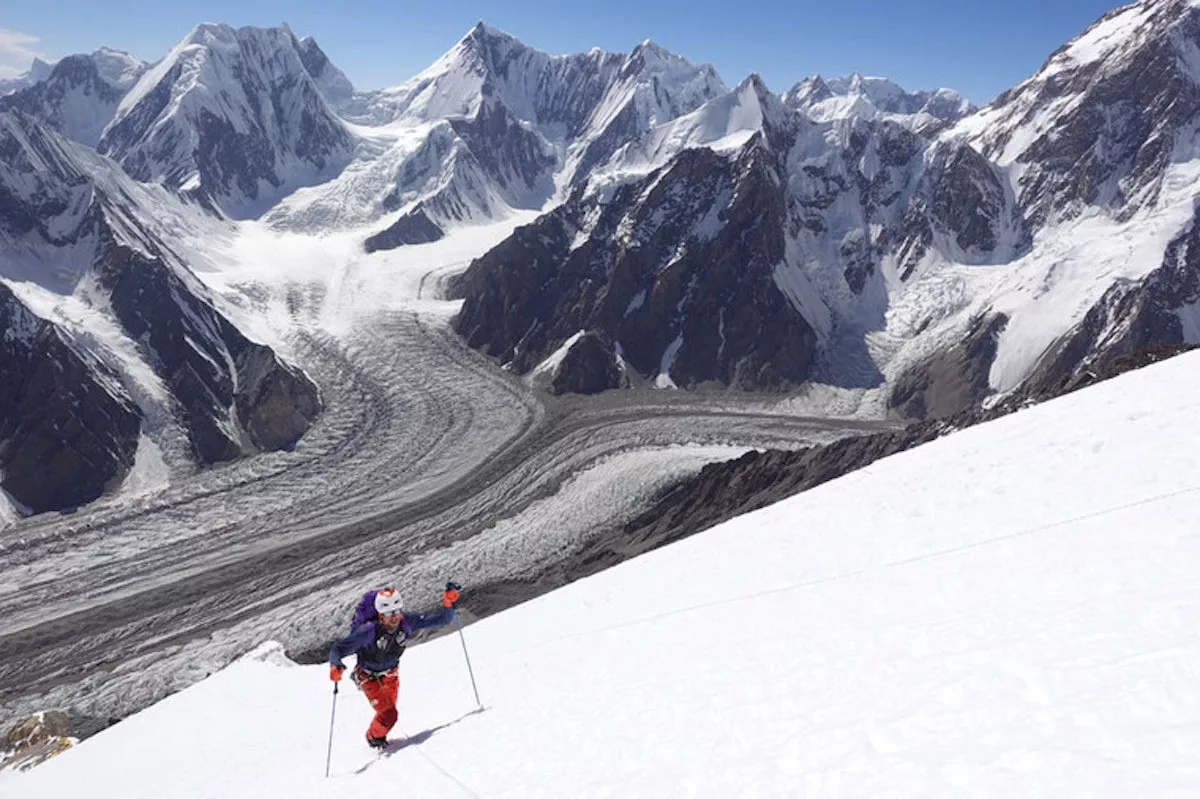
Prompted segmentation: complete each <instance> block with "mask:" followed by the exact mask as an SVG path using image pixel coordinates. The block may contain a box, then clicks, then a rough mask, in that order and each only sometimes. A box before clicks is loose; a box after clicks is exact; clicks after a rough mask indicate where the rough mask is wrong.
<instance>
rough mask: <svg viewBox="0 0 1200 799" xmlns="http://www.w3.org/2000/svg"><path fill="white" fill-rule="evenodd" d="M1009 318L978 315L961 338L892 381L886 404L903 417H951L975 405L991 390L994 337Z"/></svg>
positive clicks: (994, 351)
mask: <svg viewBox="0 0 1200 799" xmlns="http://www.w3.org/2000/svg"><path fill="white" fill-rule="evenodd" d="M1007 323H1008V319H1007V318H1006V317H1005V316H1004V315H1003V314H994V315H991V316H980V317H978V318H977V319H975V320H974V321H973V322H972V324H971V325H970V327H969V328H968V329H967V331H966V333H965V334H964V336H963V338H962V340H961V341H959V342H958V343H956V344H954V345H952V346H950V347H948V348H946V349H944V350H942V351H941V352H939V353H937V354H936V355H932V356H930V357H929V358H927V359H925V360H924V361H923V362H921V363H919V364H917V365H916V366H914V367H912V368H910V369H909V370H908V371H906V372H905V373H904V374H902V375H901V376H900V377H899V378H898V379H897V380H896V381H895V383H894V384H893V387H892V392H891V397H890V398H889V400H888V407H889V408H890V409H891V410H892V411H893V412H895V413H896V414H898V415H899V416H900V417H902V418H906V419H929V418H942V417H948V416H953V415H955V414H958V413H963V412H966V411H969V410H970V409H971V408H975V407H978V406H979V404H980V403H981V402H982V401H983V400H984V399H985V398H986V397H987V396H988V394H989V393H991V388H990V387H989V385H988V373H989V370H990V369H991V367H992V362H993V360H994V359H995V357H996V339H997V337H998V336H999V335H1000V332H1001V331H1003V330H1004V326H1005V325H1006V324H1007Z"/></svg>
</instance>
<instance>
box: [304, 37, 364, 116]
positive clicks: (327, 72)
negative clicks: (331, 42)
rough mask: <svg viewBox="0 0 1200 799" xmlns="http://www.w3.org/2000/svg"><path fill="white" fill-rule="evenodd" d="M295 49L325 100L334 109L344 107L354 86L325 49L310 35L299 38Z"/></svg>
mask: <svg viewBox="0 0 1200 799" xmlns="http://www.w3.org/2000/svg"><path fill="white" fill-rule="evenodd" d="M296 51H297V53H298V54H299V55H300V61H301V63H303V64H304V70H305V71H306V72H307V73H308V74H309V76H311V77H312V79H313V81H314V82H315V83H316V85H317V88H318V89H319V90H320V91H321V96H322V97H324V98H325V102H327V103H329V105H330V107H331V108H333V109H335V110H338V109H341V108H344V107H345V106H346V104H347V103H349V102H350V101H351V98H353V96H354V86H353V84H351V83H350V79H349V78H347V77H346V74H345V73H344V72H342V71H341V70H340V69H338V68H337V67H335V66H334V65H333V63H332V62H330V60H329V57H328V56H327V55H325V51H324V50H322V49H321V47H320V45H318V44H317V42H316V40H315V39H314V38H313V37H311V36H305V37H304V38H303V39H300V40H299V41H298V42H297V43H296Z"/></svg>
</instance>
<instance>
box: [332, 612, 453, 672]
mask: <svg viewBox="0 0 1200 799" xmlns="http://www.w3.org/2000/svg"><path fill="white" fill-rule="evenodd" d="M454 613H455V611H454V608H442V610H441V612H440V613H428V614H426V613H408V612H405V613H404V617H403V618H402V619H401V620H400V626H399V627H397V628H396V631H395V632H392V633H389V632H388V631H387V630H386V629H384V627H383V625H382V624H380V623H379V622H378V621H368V622H366V623H365V624H360V625H359V626H357V627H355V628H354V630H353V631H352V632H351V633H350V634H349V635H348V636H346V637H345V638H343V639H342V640H340V641H338V642H337V643H335V644H334V645H333V646H332V647H331V648H330V650H329V665H331V666H344V665H345V664H343V663H342V658H344V657H346V656H347V655H353V654H357V655H358V667H359V668H360V669H362V670H363V671H368V672H371V673H382V672H385V671H390V670H392V669H394V668H396V665H397V664H398V663H399V662H400V656H401V655H403V654H404V648H405V647H406V646H407V645H408V639H409V636H411V635H412V634H413V633H415V632H417V631H418V630H425V629H428V628H430V627H444V626H445V625H447V624H449V623H450V622H452V621H454Z"/></svg>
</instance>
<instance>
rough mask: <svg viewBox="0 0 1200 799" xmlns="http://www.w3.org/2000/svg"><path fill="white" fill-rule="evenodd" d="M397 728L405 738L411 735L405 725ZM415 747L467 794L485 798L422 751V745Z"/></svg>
mask: <svg viewBox="0 0 1200 799" xmlns="http://www.w3.org/2000/svg"><path fill="white" fill-rule="evenodd" d="M396 729H398V730H399V731H400V734H401V735H403V736H404V737H405V738H408V737H409V735H408V732H407V731H406V730H405V729H404V728H403V727H397V728H396ZM413 748H414V749H416V750H417V754H418V755H420V756H421V757H423V758H425V761H426V762H427V763H429V765H431V766H433V767H434V768H435V769H437V770H438V772H439V773H441V775H442V776H443V777H445V778H446V779H448V780H450V781H451V782H453V783H454V784H455V785H457V786H458V787H459V788H461V789H462V790H463V791H464V792H465V793H466V794H467V796H473V797H475V799H483V795H482V794H479V793H476V792H475V791H474V790H472V789H471V787H470V786H469V785H467V784H466V783H464V782H463V781H462V780H460V779H459V778H458V777H455V776H454V775H453V774H451V773H450V772H449V771H446V769H444V768H442V767H441V766H439V765H438V764H437V761H435V760H434V759H433V758H432V757H430V756H429V755H427V754H425V753H424V752H422V751H421V747H420V746H414V747H413Z"/></svg>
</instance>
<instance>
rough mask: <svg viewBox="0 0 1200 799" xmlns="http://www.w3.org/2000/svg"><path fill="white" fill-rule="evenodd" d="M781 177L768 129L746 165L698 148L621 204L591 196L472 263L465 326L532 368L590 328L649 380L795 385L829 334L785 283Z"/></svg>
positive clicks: (624, 192) (626, 194) (626, 193)
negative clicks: (778, 272) (819, 338)
mask: <svg viewBox="0 0 1200 799" xmlns="http://www.w3.org/2000/svg"><path fill="white" fill-rule="evenodd" d="M778 170H779V156H778V154H777V153H776V152H775V151H774V150H773V149H772V147H771V145H770V144H768V143H767V137H766V136H765V135H762V134H760V135H758V136H757V137H755V138H752V139H751V140H750V141H749V142H748V143H747V144H746V145H745V147H744V148H743V149H742V150H741V151H739V152H738V154H737V156H736V157H727V156H721V155H718V154H717V153H715V152H713V151H712V150H709V149H704V148H698V149H693V150H688V151H686V152H684V153H683V154H681V155H680V156H679V157H678V158H676V159H675V160H674V161H672V163H671V164H670V165H669V166H668V167H664V168H662V169H661V170H658V171H656V172H654V173H651V175H650V176H649V177H647V178H646V179H644V180H642V181H640V182H638V183H634V184H630V185H627V186H624V187H622V188H620V189H619V190H618V191H617V193H616V194H615V196H614V197H613V198H612V199H611V201H609V202H607V203H602V202H600V201H599V200H598V199H596V198H594V197H593V198H590V199H587V198H583V197H582V196H580V197H579V198H578V200H577V201H576V202H572V203H568V204H567V205H566V206H565V207H564V208H563V209H560V210H559V211H555V212H552V213H551V214H548V215H546V216H545V217H543V218H542V219H540V220H539V221H538V222H537V223H535V224H533V225H530V226H527V227H525V228H521V229H518V231H517V232H516V233H515V234H514V235H513V237H512V238H510V239H509V240H507V241H506V242H504V243H503V244H501V245H500V246H499V247H497V248H496V249H495V250H493V251H492V252H490V253H488V254H487V255H485V256H484V257H483V258H480V259H478V260H476V261H475V262H474V263H473V264H472V266H471V267H470V268H469V269H468V270H467V272H466V273H465V274H464V275H463V278H462V280H461V282H460V290H461V291H462V293H463V295H464V296H465V298H466V301H465V303H464V305H463V309H462V312H461V314H460V315H459V317H458V318H457V320H456V322H455V324H456V329H457V330H458V331H459V332H460V333H461V334H463V335H464V336H465V337H466V339H467V341H468V343H469V344H471V345H472V346H476V347H481V348H483V349H484V350H485V351H487V352H489V353H490V354H492V355H495V356H497V357H499V358H500V359H501V360H502V361H511V363H512V365H513V368H514V369H515V370H516V371H517V372H519V373H524V372H526V371H528V370H529V369H531V368H532V367H533V366H535V365H536V364H537V363H539V362H540V361H541V360H543V359H544V358H545V357H546V356H547V355H549V354H550V353H551V352H553V351H554V350H555V349H556V348H557V347H559V346H560V345H561V344H562V343H563V342H564V341H566V340H567V339H568V338H570V337H571V336H572V335H574V333H575V332H576V331H578V330H581V329H582V330H602V331H604V332H605V333H606V334H607V335H608V336H609V337H611V339H612V340H613V341H614V342H615V344H616V346H618V347H619V348H620V349H619V353H620V355H621V357H622V358H623V359H624V361H625V362H626V363H627V364H628V365H629V366H630V367H631V368H632V369H633V370H634V371H636V372H637V373H638V374H640V375H641V376H642V377H644V378H647V379H658V380H659V381H660V382H663V381H667V380H669V381H671V382H672V383H674V384H676V385H696V384H699V383H703V382H708V381H716V382H719V383H722V384H726V385H737V386H740V387H745V388H782V387H785V386H789V385H795V384H797V383H799V382H801V381H803V380H804V379H805V378H806V377H807V376H808V374H809V373H810V370H811V369H812V366H813V360H814V357H815V343H816V337H815V334H814V333H813V330H812V328H811V326H810V325H809V323H808V322H807V321H806V320H805V319H804V317H803V316H802V315H801V314H800V313H798V312H797V311H796V309H795V308H794V307H793V305H792V304H791V303H790V302H789V301H788V299H787V297H786V296H785V295H784V294H783V293H782V292H781V291H780V289H779V287H778V286H777V284H776V281H775V278H774V273H773V269H774V267H775V265H776V264H777V263H778V262H779V261H780V260H781V259H782V257H783V249H784V241H783V227H784V225H783V217H784V199H783V192H782V187H781V185H780V184H779V182H778V174H779V172H778ZM766 331H771V333H770V334H767V333H766Z"/></svg>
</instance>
